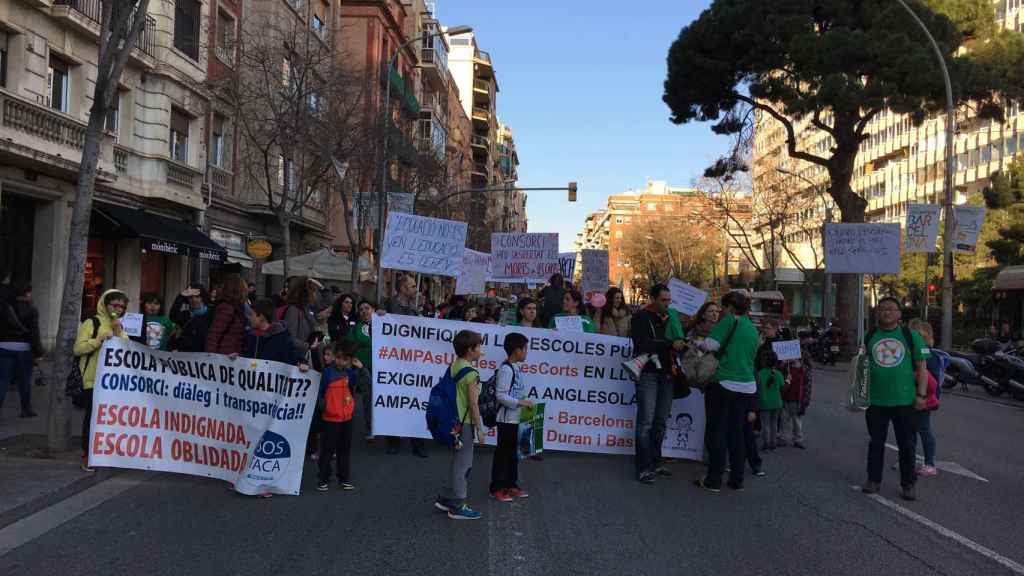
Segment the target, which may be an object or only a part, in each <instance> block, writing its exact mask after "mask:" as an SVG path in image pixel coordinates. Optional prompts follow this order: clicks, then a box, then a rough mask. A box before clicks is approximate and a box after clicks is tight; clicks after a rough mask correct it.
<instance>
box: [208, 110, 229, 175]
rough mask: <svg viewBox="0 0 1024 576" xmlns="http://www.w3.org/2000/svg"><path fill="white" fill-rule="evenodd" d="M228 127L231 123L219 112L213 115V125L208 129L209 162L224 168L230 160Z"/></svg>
mask: <svg viewBox="0 0 1024 576" xmlns="http://www.w3.org/2000/svg"><path fill="white" fill-rule="evenodd" d="M230 129H231V125H230V123H229V122H228V119H227V118H225V117H224V116H222V115H220V114H214V115H213V127H212V129H211V130H210V132H211V135H210V164H212V165H214V166H216V167H218V168H225V167H226V166H227V164H228V162H229V161H230V160H231V147H230V146H229V138H230V134H229V130H230Z"/></svg>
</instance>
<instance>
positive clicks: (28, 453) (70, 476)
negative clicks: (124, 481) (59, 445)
mask: <svg viewBox="0 0 1024 576" xmlns="http://www.w3.org/2000/svg"><path fill="white" fill-rule="evenodd" d="M41 368H42V373H43V374H44V386H37V385H35V384H38V382H36V383H35V384H34V385H33V386H32V407H33V408H34V409H35V411H36V412H38V413H39V415H38V416H36V417H35V418H20V417H19V413H20V412H21V398H20V397H19V395H18V391H17V389H16V387H12V388H11V389H10V390H8V391H7V398H6V399H5V400H4V406H3V409H2V411H0V478H2V479H3V480H2V481H0V528H2V527H4V526H6V525H9V524H11V523H13V522H15V521H17V520H18V519H20V518H22V517H25V516H27V515H29V514H32V513H34V512H36V511H38V510H41V509H42V508H45V507H47V506H49V505H52V504H53V503H55V502H58V501H60V500H63V499H64V498H67V497H68V496H71V495H72V494H75V493H77V492H79V491H81V490H84V489H86V488H88V487H89V486H92V485H94V484H96V483H98V482H101V481H102V480H105V479H107V478H109V477H110V476H112V475H113V473H111V472H106V471H104V472H97V473H91V474H90V473H86V472H83V471H82V470H81V469H80V468H79V462H80V458H81V453H80V451H79V450H78V448H77V447H78V436H79V430H81V426H82V417H83V412H82V410H80V409H77V408H75V409H74V410H73V411H72V428H71V430H72V436H74V437H75V438H74V439H73V440H72V448H73V449H72V450H70V451H68V452H62V453H58V454H54V455H47V454H46V453H45V448H46V428H47V421H48V417H49V412H50V410H49V408H50V406H49V400H50V397H49V394H50V386H51V385H52V382H51V379H50V376H49V375H50V367H49V365H48V363H47V362H45V361H44V362H43V363H42V365H41ZM37 377H38V373H37Z"/></svg>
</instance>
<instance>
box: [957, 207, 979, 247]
mask: <svg viewBox="0 0 1024 576" xmlns="http://www.w3.org/2000/svg"><path fill="white" fill-rule="evenodd" d="M953 214H954V219H955V221H956V229H955V231H954V232H953V251H954V252H959V253H961V254H974V252H975V250H976V249H977V247H976V245H977V243H978V234H980V233H981V226H982V225H983V224H984V223H985V207H984V206H954V207H953Z"/></svg>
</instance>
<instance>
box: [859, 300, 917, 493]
mask: <svg viewBox="0 0 1024 576" xmlns="http://www.w3.org/2000/svg"><path fill="white" fill-rule="evenodd" d="M875 313H876V315H877V326H876V327H875V328H874V329H872V330H871V331H870V332H868V334H867V336H866V338H865V340H866V342H865V350H866V352H867V355H868V362H870V365H871V367H870V377H869V382H870V387H869V391H870V397H871V404H870V406H869V407H868V410H867V413H866V415H865V419H866V421H867V426H868V434H869V435H870V436H871V441H870V443H869V444H868V480H867V482H865V483H864V486H862V487H861V491H862V492H864V493H865V494H874V493H876V492H878V490H879V488H880V487H881V483H882V468H883V466H884V464H885V441H886V438H887V437H888V435H889V422H890V421H892V428H893V434H894V435H895V436H896V444H897V445H898V446H899V460H900V486H901V488H902V490H901V496H902V497H903V499H904V500H915V499H916V498H917V494H916V491H915V489H914V484H915V483H916V482H917V472H916V471H915V469H914V466H915V464H916V460H915V458H916V454H915V448H916V446H915V444H916V440H915V438H914V409H915V408H923V405H924V399H925V397H926V393H927V391H928V371H927V368H926V367H925V361H926V359H927V355H928V347H927V346H926V345H925V343H924V339H923V338H921V335H920V334H918V333H917V332H914V331H912V330H910V329H908V328H905V327H903V326H902V325H900V317H901V311H900V304H899V301H897V300H896V299H895V298H891V297H889V298H882V299H881V300H879V302H878V305H877V306H876V307H875Z"/></svg>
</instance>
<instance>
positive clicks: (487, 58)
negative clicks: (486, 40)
mask: <svg viewBox="0 0 1024 576" xmlns="http://www.w3.org/2000/svg"><path fill="white" fill-rule="evenodd" d="M473 59H474V60H476V61H477V62H479V63H481V64H487V65H488V66H490V65H491V54H490V53H489V52H484V51H483V50H477V53H476V54H475V55H473Z"/></svg>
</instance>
